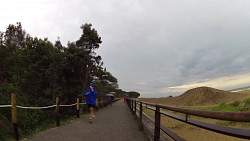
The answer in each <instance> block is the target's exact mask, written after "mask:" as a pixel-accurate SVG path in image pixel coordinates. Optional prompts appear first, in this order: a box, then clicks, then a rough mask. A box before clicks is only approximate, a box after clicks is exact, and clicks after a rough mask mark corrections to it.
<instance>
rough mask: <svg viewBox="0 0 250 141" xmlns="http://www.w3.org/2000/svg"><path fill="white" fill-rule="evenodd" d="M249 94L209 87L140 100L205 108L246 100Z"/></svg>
mask: <svg viewBox="0 0 250 141" xmlns="http://www.w3.org/2000/svg"><path fill="white" fill-rule="evenodd" d="M247 96H249V94H248V95H247V94H245V93H236V92H228V91H223V90H218V89H215V88H211V87H198V88H193V89H190V90H188V91H186V92H185V93H183V94H182V95H180V96H177V97H168V98H151V99H148V100H147V99H142V100H143V101H148V102H151V103H159V104H166V105H175V106H205V105H216V104H220V103H224V102H225V103H227V102H234V101H238V100H242V99H243V98H246V97H247Z"/></svg>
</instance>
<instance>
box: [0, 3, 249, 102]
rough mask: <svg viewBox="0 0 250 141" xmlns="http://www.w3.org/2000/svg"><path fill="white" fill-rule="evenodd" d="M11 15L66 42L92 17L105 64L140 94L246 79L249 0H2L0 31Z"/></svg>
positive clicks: (231, 84)
mask: <svg viewBox="0 0 250 141" xmlns="http://www.w3.org/2000/svg"><path fill="white" fill-rule="evenodd" d="M16 22H21V23H22V26H23V29H25V30H26V31H27V32H28V33H29V34H31V36H33V37H35V36H36V37H39V38H45V37H48V38H49V40H50V41H52V42H54V41H55V40H56V39H57V37H60V40H61V42H62V43H63V45H64V46H66V44H67V42H68V41H71V42H73V41H76V40H77V39H79V37H80V35H81V34H82V33H81V32H82V31H81V29H80V26H81V25H82V24H84V23H91V24H92V25H93V26H92V27H93V28H95V29H96V30H97V32H98V34H99V36H100V37H101V38H102V41H103V43H102V44H101V47H100V48H99V49H98V50H97V53H98V54H99V55H101V56H102V58H103V61H104V67H106V68H107V70H108V71H109V72H111V73H112V74H113V75H114V76H115V77H116V78H117V79H118V83H119V88H121V89H123V90H125V91H138V92H139V93H141V96H142V97H167V96H169V95H172V96H176V95H180V94H181V93H182V92H184V91H186V90H188V89H190V88H194V87H199V86H210V87H214V88H218V89H223V90H228V89H233V88H238V87H242V86H249V85H250V1H249V0H157V1H155V0H123V1H118V0H53V1H51V0H1V5H0V31H5V29H6V27H7V26H8V25H9V24H15V23H16Z"/></svg>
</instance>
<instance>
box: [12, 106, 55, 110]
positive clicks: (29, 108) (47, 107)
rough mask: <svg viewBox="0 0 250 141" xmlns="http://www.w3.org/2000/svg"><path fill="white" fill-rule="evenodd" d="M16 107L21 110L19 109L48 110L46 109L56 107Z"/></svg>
mask: <svg viewBox="0 0 250 141" xmlns="http://www.w3.org/2000/svg"><path fill="white" fill-rule="evenodd" d="M16 107H17V108H21V109H48V108H53V107H56V105H52V106H47V107H24V106H16Z"/></svg>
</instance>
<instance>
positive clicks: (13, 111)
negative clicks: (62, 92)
mask: <svg viewBox="0 0 250 141" xmlns="http://www.w3.org/2000/svg"><path fill="white" fill-rule="evenodd" d="M118 100H120V99H115V100H114V101H118ZM80 105H86V103H80V100H79V98H77V99H76V103H73V104H69V105H62V104H60V103H59V97H56V102H55V105H50V106H43V107H28V106H19V105H17V102H16V94H15V93H12V94H11V105H0V108H11V116H12V123H13V130H14V136H15V139H16V141H19V132H18V126H17V108H20V109H35V110H39V109H49V108H55V119H56V126H60V118H61V114H60V107H71V106H76V107H75V109H76V116H77V118H80ZM107 105H108V102H107V101H98V100H97V103H96V106H97V107H105V106H107ZM97 107H96V108H97ZM97 110H98V108H97Z"/></svg>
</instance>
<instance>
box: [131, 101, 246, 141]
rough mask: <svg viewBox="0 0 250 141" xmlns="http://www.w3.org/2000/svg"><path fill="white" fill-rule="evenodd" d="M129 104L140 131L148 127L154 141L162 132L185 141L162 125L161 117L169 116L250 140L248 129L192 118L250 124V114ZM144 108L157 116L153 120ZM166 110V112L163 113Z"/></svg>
mask: <svg viewBox="0 0 250 141" xmlns="http://www.w3.org/2000/svg"><path fill="white" fill-rule="evenodd" d="M127 104H128V106H129V108H130V110H131V111H132V113H133V115H134V116H135V119H139V130H143V127H146V128H147V129H148V130H149V132H150V133H151V135H152V136H153V139H154V141H159V140H160V138H161V136H160V131H163V132H164V133H166V134H167V135H168V136H169V137H171V138H172V139H173V140H175V141H185V139H184V138H183V137H181V136H179V135H177V134H176V133H174V132H172V131H171V130H170V129H168V128H167V127H165V126H164V125H162V124H161V116H162V115H164V116H167V117H170V118H173V119H176V120H179V121H181V122H184V123H187V124H190V125H194V126H196V127H199V128H203V129H206V130H210V131H213V132H217V133H221V134H225V135H229V136H233V137H238V138H242V139H250V130H247V129H240V128H232V127H226V126H221V125H217V124H210V123H205V122H201V121H198V120H193V119H191V115H192V116H198V117H204V118H211V119H218V120H227V121H237V122H250V112H210V111H202V110H193V109H187V108H176V107H170V106H165V105H161V104H154V103H147V102H143V101H136V100H134V99H127ZM143 107H144V108H146V109H149V110H152V111H154V113H155V116H154V119H152V118H151V117H150V116H148V115H147V114H146V113H144V112H143ZM163 110H164V111H163ZM166 110H169V111H173V112H178V113H182V114H184V115H185V116H179V115H176V114H172V113H169V112H165V111H166ZM143 116H144V117H145V118H147V119H148V120H149V121H151V122H152V123H153V124H154V129H150V128H149V127H148V126H147V124H148V123H146V122H145V121H144V120H143V119H142V117H143Z"/></svg>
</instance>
